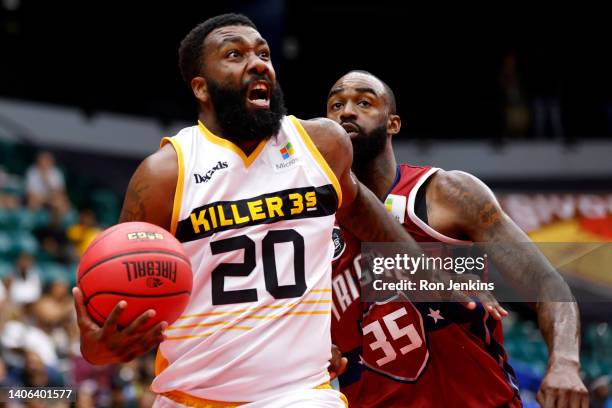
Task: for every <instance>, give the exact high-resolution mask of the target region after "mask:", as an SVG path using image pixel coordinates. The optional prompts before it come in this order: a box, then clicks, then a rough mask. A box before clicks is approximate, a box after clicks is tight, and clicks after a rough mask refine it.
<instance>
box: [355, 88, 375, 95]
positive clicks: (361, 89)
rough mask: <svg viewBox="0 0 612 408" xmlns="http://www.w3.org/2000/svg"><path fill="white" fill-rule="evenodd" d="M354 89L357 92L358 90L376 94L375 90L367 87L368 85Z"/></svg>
mask: <svg viewBox="0 0 612 408" xmlns="http://www.w3.org/2000/svg"><path fill="white" fill-rule="evenodd" d="M355 90H356V91H357V92H359V93H371V94H372V95H374V96H378V94H377V93H376V91H374V89H372V88H368V87H366V88H356V89H355Z"/></svg>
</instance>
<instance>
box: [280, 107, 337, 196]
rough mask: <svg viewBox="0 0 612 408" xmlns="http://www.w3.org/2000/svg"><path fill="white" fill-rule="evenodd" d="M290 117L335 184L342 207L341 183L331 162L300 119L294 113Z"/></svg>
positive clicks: (313, 154)
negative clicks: (328, 161)
mask: <svg viewBox="0 0 612 408" xmlns="http://www.w3.org/2000/svg"><path fill="white" fill-rule="evenodd" d="M289 119H291V122H292V123H293V126H295V128H296V129H297V131H298V133H299V134H300V136H301V137H302V140H303V141H304V144H305V145H306V147H307V148H308V150H309V151H310V154H311V155H312V157H313V158H314V159H315V160H316V161H317V163H319V166H321V169H322V170H323V172H324V173H325V174H326V175H327V178H328V179H329V181H331V183H332V185H333V186H334V189H335V190H336V194H337V195H338V208H340V207H341V206H342V189H341V188H340V183H339V182H338V178H337V177H336V175H335V174H334V172H333V171H332V169H331V168H330V167H329V164H327V162H326V161H325V158H324V157H323V155H322V154H321V152H320V151H319V149H317V146H315V144H314V143H313V141H312V139H311V138H310V136H309V135H308V132H306V129H304V126H302V124H301V123H300V121H299V119H298V118H296V117H295V116H293V115H290V116H289Z"/></svg>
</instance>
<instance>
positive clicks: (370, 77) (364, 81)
mask: <svg viewBox="0 0 612 408" xmlns="http://www.w3.org/2000/svg"><path fill="white" fill-rule="evenodd" d="M346 87H352V88H355V89H357V90H359V91H363V92H370V93H372V94H374V95H376V96H384V98H385V99H386V102H387V107H388V113H389V114H392V115H395V114H396V113H397V105H396V102H395V94H394V93H393V90H392V89H391V87H390V86H389V85H387V83H386V82H385V81H383V80H382V79H380V78H378V77H377V76H376V75H374V74H372V73H371V72H368V71H365V70H361V69H355V70H352V71H349V72H347V73H346V74H344V75H343V76H342V77H341V78H340V79H338V81H336V83H335V84H334V86H333V87H332V89H331V90H330V92H329V95H328V96H327V98H328V99H329V98H330V97H331V96H332V95H334V94H335V93H338V92H341V91H342V90H343V89H344V88H346Z"/></svg>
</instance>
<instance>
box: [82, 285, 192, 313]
mask: <svg viewBox="0 0 612 408" xmlns="http://www.w3.org/2000/svg"><path fill="white" fill-rule="evenodd" d="M100 295H117V296H124V297H126V298H130V297H132V298H160V297H170V296H179V295H191V292H190V291H188V290H181V291H178V292H172V293H160V294H151V295H140V294H133V293H123V292H113V291H103V292H95V293H94V294H93V295H91V296H90V297H89V298H88V299H87V300H86V301H85V305H88V304H89V303H90V302H91V300H92V299H93V298H95V297H96V296H100ZM98 313H99V312H98Z"/></svg>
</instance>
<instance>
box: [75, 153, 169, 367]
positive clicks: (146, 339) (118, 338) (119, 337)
mask: <svg viewBox="0 0 612 408" xmlns="http://www.w3.org/2000/svg"><path fill="white" fill-rule="evenodd" d="M177 177H178V164H177V159H176V153H175V152H174V149H173V148H172V146H171V145H166V146H164V147H163V148H161V149H160V150H158V151H157V152H156V153H154V154H152V155H151V156H149V157H148V158H146V159H145V160H144V161H143V162H142V163H141V164H140V166H138V168H137V169H136V172H135V173H134V175H133V176H132V179H131V180H130V184H129V185H128V189H127V192H126V194H125V200H124V203H123V209H122V211H121V217H120V220H119V222H128V221H144V222H149V223H152V224H157V225H159V226H161V227H163V228H165V229H168V230H169V229H170V222H171V218H172V203H173V201H174V190H175V187H176V180H177ZM72 293H73V296H74V303H75V308H76V311H77V322H78V325H79V332H80V337H81V353H82V354H83V357H84V358H85V359H86V360H87V361H89V362H90V363H91V364H95V365H102V364H113V363H119V362H126V361H130V360H132V359H133V358H135V357H138V356H140V355H142V354H144V353H146V352H147V351H149V350H150V349H151V348H152V347H154V346H156V345H157V344H159V343H160V342H161V341H162V340H163V339H164V335H163V330H164V329H165V328H166V326H167V323H166V322H160V323H158V324H156V325H155V326H153V327H152V328H151V329H149V330H148V331H146V332H145V331H143V330H142V327H143V326H144V325H145V324H146V322H147V321H148V320H149V319H150V318H152V317H153V316H155V311H154V310H152V309H150V310H147V311H146V312H145V313H143V314H142V315H140V316H139V317H138V318H136V319H135V320H134V321H133V322H132V323H131V324H130V325H129V326H128V327H126V328H124V329H122V330H121V329H120V328H119V327H118V326H117V321H118V319H119V316H120V315H121V313H122V312H123V310H125V308H126V307H127V303H126V302H125V301H121V302H119V303H118V304H117V305H116V306H115V308H114V309H113V311H112V312H111V314H110V315H109V317H108V319H106V322H105V323H104V326H102V327H100V326H98V325H97V324H96V323H95V322H94V321H93V320H92V319H91V317H90V316H89V315H88V313H87V308H86V307H85V305H84V301H83V294H82V292H81V291H80V290H79V289H78V288H74V289H73V291H72Z"/></svg>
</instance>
